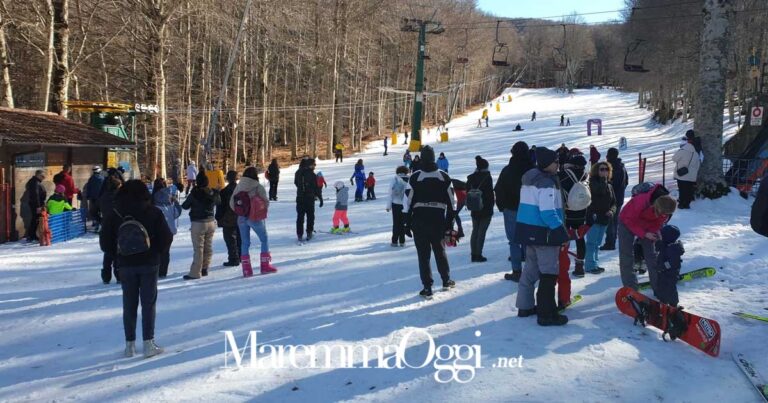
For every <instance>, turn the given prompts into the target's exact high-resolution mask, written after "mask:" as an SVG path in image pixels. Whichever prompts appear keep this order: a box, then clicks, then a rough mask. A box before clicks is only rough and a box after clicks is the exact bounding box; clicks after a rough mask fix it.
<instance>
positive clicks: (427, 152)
mask: <svg viewBox="0 0 768 403" xmlns="http://www.w3.org/2000/svg"><path fill="white" fill-rule="evenodd" d="M421 160H422V161H423V162H424V163H425V164H434V163H435V150H433V149H432V147H430V146H424V147H422V148H421Z"/></svg>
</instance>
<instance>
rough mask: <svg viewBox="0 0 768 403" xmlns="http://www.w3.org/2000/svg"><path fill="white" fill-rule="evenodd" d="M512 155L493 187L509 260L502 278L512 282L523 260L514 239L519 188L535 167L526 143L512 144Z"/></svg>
mask: <svg viewBox="0 0 768 403" xmlns="http://www.w3.org/2000/svg"><path fill="white" fill-rule="evenodd" d="M511 151H512V157H511V158H510V159H509V164H507V166H506V167H504V169H502V170H501V174H500V175H499V179H498V181H497V182H496V187H495V188H494V190H495V192H496V207H497V208H498V209H499V211H500V212H501V213H502V214H504V232H506V235H507V242H509V256H510V258H509V261H510V265H511V266H512V273H507V274H505V275H504V278H505V279H507V280H512V281H514V282H518V281H520V275H521V274H522V273H523V260H524V258H523V257H524V256H525V249H524V248H523V246H522V245H520V244H519V243H518V242H516V241H515V225H516V224H517V212H518V209H519V207H520V188H521V187H522V186H523V182H522V180H523V175H524V174H525V173H526V172H528V171H529V170H531V169H533V168H535V165H534V163H533V161H532V160H531V158H530V155H531V153H530V150H529V149H528V144H526V142H524V141H518V142H517V143H515V145H514V146H512V150H511Z"/></svg>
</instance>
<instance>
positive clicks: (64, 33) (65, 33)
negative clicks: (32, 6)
mask: <svg viewBox="0 0 768 403" xmlns="http://www.w3.org/2000/svg"><path fill="white" fill-rule="evenodd" d="M52 4H53V47H54V52H55V54H56V63H55V64H54V66H55V67H54V69H53V76H52V77H51V81H52V86H53V92H52V93H51V102H50V106H51V111H52V112H54V113H58V114H59V115H61V116H64V117H66V116H67V106H66V105H65V102H66V101H67V100H68V99H69V0H53V2H52Z"/></svg>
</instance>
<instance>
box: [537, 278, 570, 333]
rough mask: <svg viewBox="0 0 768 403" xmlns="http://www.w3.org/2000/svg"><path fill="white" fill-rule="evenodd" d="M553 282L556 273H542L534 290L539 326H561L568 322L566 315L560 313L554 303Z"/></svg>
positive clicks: (555, 281)
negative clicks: (537, 286)
mask: <svg viewBox="0 0 768 403" xmlns="http://www.w3.org/2000/svg"><path fill="white" fill-rule="evenodd" d="M555 284H557V274H542V275H541V278H540V279H539V289H538V290H537V291H536V315H537V316H538V318H537V322H538V324H539V326H562V325H565V324H566V323H568V317H567V316H565V315H560V313H558V311H557V304H556V303H555Z"/></svg>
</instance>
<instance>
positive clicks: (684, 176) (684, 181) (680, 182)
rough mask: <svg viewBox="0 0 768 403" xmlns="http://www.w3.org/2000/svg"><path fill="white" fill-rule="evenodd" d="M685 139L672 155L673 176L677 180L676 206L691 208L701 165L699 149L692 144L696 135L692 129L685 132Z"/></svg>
mask: <svg viewBox="0 0 768 403" xmlns="http://www.w3.org/2000/svg"><path fill="white" fill-rule="evenodd" d="M685 139H686V143H685V144H683V146H682V147H680V149H679V150H677V152H675V155H673V156H672V161H674V163H675V175H674V177H675V180H677V189H678V192H679V193H680V194H679V197H678V201H679V206H678V207H679V208H681V209H689V208H691V202H692V201H693V199H694V193H695V191H696V179H697V178H698V175H699V168H700V167H701V159H700V156H699V151H698V150H697V149H696V146H695V144H694V143H695V142H696V137H695V134H694V132H693V130H688V132H687V133H685Z"/></svg>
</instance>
